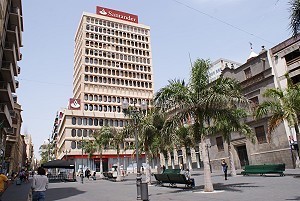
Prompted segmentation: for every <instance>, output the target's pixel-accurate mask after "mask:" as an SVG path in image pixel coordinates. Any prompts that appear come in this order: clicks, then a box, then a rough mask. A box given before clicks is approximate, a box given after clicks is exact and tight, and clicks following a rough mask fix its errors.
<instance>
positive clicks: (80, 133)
mask: <svg viewBox="0 0 300 201" xmlns="http://www.w3.org/2000/svg"><path fill="white" fill-rule="evenodd" d="M77 136H78V137H81V136H82V130H81V129H78V130H77Z"/></svg>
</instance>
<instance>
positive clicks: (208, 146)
mask: <svg viewBox="0 0 300 201" xmlns="http://www.w3.org/2000/svg"><path fill="white" fill-rule="evenodd" d="M205 147H206V150H207V156H208V163H209V169H210V173H212V170H211V163H210V157H209V149H208V148H211V145H210V144H206V145H205Z"/></svg>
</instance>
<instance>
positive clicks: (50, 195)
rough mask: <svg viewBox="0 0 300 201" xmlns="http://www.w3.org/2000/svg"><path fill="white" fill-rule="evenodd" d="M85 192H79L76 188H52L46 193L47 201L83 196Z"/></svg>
mask: <svg viewBox="0 0 300 201" xmlns="http://www.w3.org/2000/svg"><path fill="white" fill-rule="evenodd" d="M85 192H86V191H80V190H78V189H77V188H72V187H71V188H52V189H48V190H47V191H46V199H47V200H52V201H54V200H61V199H63V198H69V197H72V196H76V195H79V194H83V193H85Z"/></svg>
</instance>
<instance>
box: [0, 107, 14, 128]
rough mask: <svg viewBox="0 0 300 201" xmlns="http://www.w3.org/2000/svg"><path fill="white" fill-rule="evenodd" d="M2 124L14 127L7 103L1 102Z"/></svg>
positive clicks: (0, 124) (0, 123)
mask: <svg viewBox="0 0 300 201" xmlns="http://www.w3.org/2000/svg"><path fill="white" fill-rule="evenodd" d="M0 119H1V121H0V126H1V127H12V119H11V117H10V114H9V110H8V107H7V105H6V104H3V103H0Z"/></svg>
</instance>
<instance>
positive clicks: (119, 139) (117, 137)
mask: <svg viewBox="0 0 300 201" xmlns="http://www.w3.org/2000/svg"><path fill="white" fill-rule="evenodd" d="M125 135H126V132H122V131H118V130H116V129H115V128H112V139H111V143H112V145H113V147H114V148H115V149H116V150H117V166H118V168H117V172H118V176H117V178H116V181H121V180H122V177H121V170H120V151H121V144H122V143H124V139H125Z"/></svg>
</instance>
